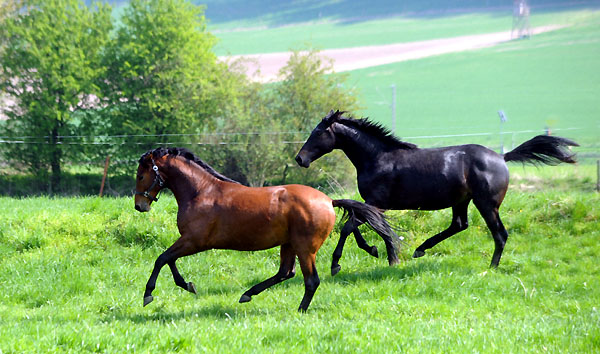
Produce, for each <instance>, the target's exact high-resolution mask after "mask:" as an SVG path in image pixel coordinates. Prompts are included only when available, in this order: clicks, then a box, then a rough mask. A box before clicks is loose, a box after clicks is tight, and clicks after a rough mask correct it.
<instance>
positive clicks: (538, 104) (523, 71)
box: [348, 12, 600, 152]
mask: <svg viewBox="0 0 600 354" xmlns="http://www.w3.org/2000/svg"><path fill="white" fill-rule="evenodd" d="M579 18H580V20H581V21H580V22H579V23H573V24H572V25H571V26H570V27H568V28H564V29H561V30H558V31H554V32H549V33H544V34H540V35H536V36H534V37H532V38H531V39H529V40H518V41H511V42H508V43H504V44H500V45H498V46H495V47H492V48H486V49H482V50H478V51H468V52H461V53H453V54H447V55H443V56H436V57H431V58H424V59H421V60H415V61H408V62H403V63H396V64H389V65H383V66H378V67H372V68H367V69H362V70H355V71H352V72H351V74H350V75H351V76H350V79H349V80H348V84H349V85H354V86H356V87H358V88H359V89H360V90H359V92H361V93H362V97H363V102H365V106H366V107H365V109H364V111H363V112H360V113H359V114H364V115H366V116H370V117H373V118H374V119H376V120H378V121H380V122H382V123H383V124H385V125H386V126H388V127H391V126H392V122H391V117H392V115H391V109H390V104H391V100H392V94H391V89H390V86H391V85H392V84H395V85H396V89H397V101H396V127H397V129H396V132H397V134H398V135H399V136H402V137H407V140H410V141H412V142H414V143H417V144H422V145H425V146H432V145H441V144H446V143H467V142H476V143H482V144H484V145H488V146H490V147H494V148H496V149H497V148H498V147H499V144H500V137H499V130H500V119H499V117H498V114H497V111H498V110H503V111H504V112H505V113H506V115H507V116H508V121H507V122H506V123H504V127H503V130H504V132H508V134H505V135H504V145H505V147H507V148H508V149H511V148H512V145H513V141H514V144H517V145H518V144H520V143H522V142H523V141H525V140H528V139H529V138H531V137H532V136H533V135H536V134H540V133H543V132H544V129H545V127H548V128H550V130H552V132H553V133H554V134H557V135H562V136H566V137H570V138H573V139H575V140H577V141H578V142H579V143H581V144H583V145H591V146H593V147H594V150H595V151H596V152H598V151H599V150H600V146H599V145H598V143H599V141H598V137H599V136H600V120H599V118H598V117H600V101H599V100H598V99H597V97H598V95H599V94H600V86H599V85H598V83H599V82H600V70H599V69H600V67H599V65H598V60H597V58H598V57H600V12H595V13H587V16H584V14H583V13H581V14H580V17H579ZM523 130H526V131H527V130H529V131H533V132H524V133H516V134H512V133H510V132H515V131H516V132H520V131H523ZM479 133H492V134H490V135H480V136H479V135H476V136H463V137H460V136H455V137H447V138H435V139H423V138H420V139H410V138H409V137H421V136H428V135H460V134H479Z"/></svg>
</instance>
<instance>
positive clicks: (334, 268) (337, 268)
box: [331, 264, 342, 276]
mask: <svg viewBox="0 0 600 354" xmlns="http://www.w3.org/2000/svg"><path fill="white" fill-rule="evenodd" d="M341 269H342V266H340V265H339V264H336V265H333V266H331V276H334V275H336V274H337V273H339V272H340V270H341Z"/></svg>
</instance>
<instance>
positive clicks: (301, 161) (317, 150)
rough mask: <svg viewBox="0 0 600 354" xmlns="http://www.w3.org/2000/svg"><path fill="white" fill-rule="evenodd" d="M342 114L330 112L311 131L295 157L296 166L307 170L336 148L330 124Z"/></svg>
mask: <svg viewBox="0 0 600 354" xmlns="http://www.w3.org/2000/svg"><path fill="white" fill-rule="evenodd" d="M342 114H344V112H340V111H335V112H334V111H333V110H331V111H330V112H329V114H328V115H326V116H325V117H324V118H323V120H322V121H321V122H320V123H319V124H318V125H317V126H316V127H315V129H313V131H312V132H311V133H310V136H309V137H308V140H306V142H305V143H304V145H302V148H301V149H300V151H299V152H298V155H296V162H297V163H298V165H300V166H302V167H305V168H308V166H310V163H311V162H313V161H315V160H317V159H318V158H319V157H321V156H323V155H325V154H327V153H329V152H331V151H332V150H333V149H335V147H336V138H335V133H334V132H333V130H332V124H333V123H335V122H336V121H337V120H338V119H339V118H340V117H341V116H342Z"/></svg>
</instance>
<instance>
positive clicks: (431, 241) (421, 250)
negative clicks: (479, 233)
mask: <svg viewBox="0 0 600 354" xmlns="http://www.w3.org/2000/svg"><path fill="white" fill-rule="evenodd" d="M469 202H470V200H467V201H465V202H462V203H460V204H458V205H455V206H453V207H452V223H451V224H450V226H449V227H448V228H447V229H446V230H444V231H442V232H440V233H439V234H437V235H435V236H432V237H430V238H428V239H427V240H426V241H425V242H423V243H422V244H421V245H420V246H419V247H417V249H416V250H415V253H413V258H418V257H423V256H424V255H425V250H428V249H430V248H432V247H433V246H435V245H437V244H438V243H440V242H442V241H444V240H445V239H447V238H448V237H450V236H452V235H455V234H456V233H458V232H460V231H463V230H465V229H466V228H467V227H469V222H468V218H467V211H468V209H469Z"/></svg>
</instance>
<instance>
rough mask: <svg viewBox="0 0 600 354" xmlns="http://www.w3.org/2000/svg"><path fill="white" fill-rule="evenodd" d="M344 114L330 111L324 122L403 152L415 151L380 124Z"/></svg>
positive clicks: (412, 145)
mask: <svg viewBox="0 0 600 354" xmlns="http://www.w3.org/2000/svg"><path fill="white" fill-rule="evenodd" d="M344 113H346V112H340V111H336V112H333V111H331V112H330V113H329V115H328V116H327V117H325V118H324V120H329V124H333V123H340V124H342V125H345V126H347V127H351V128H354V129H356V130H359V131H361V132H363V133H365V134H369V135H371V136H374V137H376V138H378V139H379V140H381V141H382V142H383V143H385V144H386V145H388V146H391V147H393V148H398V149H403V150H413V149H417V148H418V147H417V145H415V144H411V143H407V142H404V141H401V140H400V139H398V138H397V137H395V136H394V134H393V133H392V132H391V131H390V130H389V129H388V128H386V127H384V126H383V125H381V124H380V123H376V122H372V121H371V120H369V119H368V118H360V119H356V118H353V117H344V116H343V114H344Z"/></svg>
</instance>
